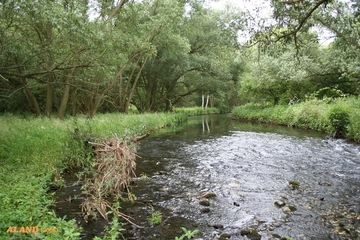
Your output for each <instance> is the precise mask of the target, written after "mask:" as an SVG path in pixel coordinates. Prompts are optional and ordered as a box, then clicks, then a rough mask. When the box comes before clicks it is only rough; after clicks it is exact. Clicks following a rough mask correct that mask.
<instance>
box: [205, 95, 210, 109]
mask: <svg viewBox="0 0 360 240" xmlns="http://www.w3.org/2000/svg"><path fill="white" fill-rule="evenodd" d="M208 104H209V95H207V96H206V104H205V109H207V107H208Z"/></svg>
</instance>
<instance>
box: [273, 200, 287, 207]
mask: <svg viewBox="0 0 360 240" xmlns="http://www.w3.org/2000/svg"><path fill="white" fill-rule="evenodd" d="M274 205H275V206H277V207H279V208H280V207H283V206H285V202H283V201H275V202H274Z"/></svg>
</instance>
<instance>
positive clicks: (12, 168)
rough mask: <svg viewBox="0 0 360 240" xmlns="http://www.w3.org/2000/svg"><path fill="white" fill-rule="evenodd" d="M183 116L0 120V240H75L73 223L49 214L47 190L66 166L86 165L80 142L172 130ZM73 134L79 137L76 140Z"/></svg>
mask: <svg viewBox="0 0 360 240" xmlns="http://www.w3.org/2000/svg"><path fill="white" fill-rule="evenodd" d="M185 118H186V116H185V115H183V114H166V113H158V114H143V115H123V114H99V115H97V116H95V117H94V118H92V119H88V118H87V117H85V116H79V117H76V118H67V119H64V120H58V119H49V118H45V117H39V118H27V119H24V118H21V117H19V116H14V115H2V116H0V136H1V138H0V161H1V165H2V167H1V168H0V206H1V208H0V216H1V217H0V239H10V238H14V239H27V238H33V237H35V235H36V237H44V238H45V239H65V238H68V239H77V238H78V236H79V231H78V230H77V229H76V228H75V226H74V222H73V221H65V220H63V219H59V218H57V217H56V216H55V213H54V212H53V211H51V210H50V205H51V204H52V203H53V199H52V194H51V193H49V186H50V185H51V184H54V181H56V180H57V176H58V175H59V174H60V173H61V171H63V170H64V169H65V168H67V167H69V166H84V165H86V161H89V159H86V157H87V156H86V154H85V153H86V152H85V151H84V140H86V138H89V140H91V138H105V137H107V136H114V134H117V136H119V137H127V136H129V137H133V136H137V135H141V134H143V133H145V132H147V131H149V130H151V129H155V128H159V127H164V126H167V125H174V124H176V123H178V122H180V121H182V120H184V119H185ZM75 129H78V131H79V132H80V134H81V138H80V139H76V132H77V131H75ZM10 226H18V227H21V226H38V227H39V228H51V227H52V228H54V227H55V228H57V230H58V232H57V233H48V234H46V233H41V232H40V231H39V232H38V233H32V234H15V233H6V231H7V229H8V228H9V227H10Z"/></svg>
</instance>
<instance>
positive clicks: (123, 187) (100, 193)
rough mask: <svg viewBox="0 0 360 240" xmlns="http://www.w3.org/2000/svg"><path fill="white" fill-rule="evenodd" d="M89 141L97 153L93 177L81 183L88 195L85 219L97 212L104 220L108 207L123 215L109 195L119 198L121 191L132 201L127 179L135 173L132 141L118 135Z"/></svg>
mask: <svg viewBox="0 0 360 240" xmlns="http://www.w3.org/2000/svg"><path fill="white" fill-rule="evenodd" d="M90 144H91V145H92V146H93V147H94V148H95V150H94V152H95V155H96V157H95V162H94V172H93V174H92V177H90V178H89V179H87V184H86V185H85V186H84V193H85V194H87V195H88V198H87V199H86V201H85V202H84V203H83V205H82V207H83V211H84V212H85V220H87V218H88V217H89V216H93V217H96V212H98V213H100V215H101V216H102V217H103V218H104V219H106V220H107V219H108V217H107V212H108V210H109V209H111V210H112V211H115V212H116V213H117V214H120V215H122V214H121V213H120V212H118V210H116V209H113V208H112V207H111V204H110V202H109V201H108V199H110V198H118V197H119V196H121V195H122V194H123V193H127V196H128V199H129V200H130V201H133V195H132V194H131V192H130V187H129V183H130V181H131V179H132V178H133V177H135V173H134V170H135V167H136V162H135V160H136V154H135V145H134V144H132V145H129V144H127V143H126V142H123V141H121V140H120V139H119V138H118V137H115V138H113V139H108V140H106V141H103V142H102V143H94V142H91V143H90ZM122 216H123V217H125V216H124V215H122Z"/></svg>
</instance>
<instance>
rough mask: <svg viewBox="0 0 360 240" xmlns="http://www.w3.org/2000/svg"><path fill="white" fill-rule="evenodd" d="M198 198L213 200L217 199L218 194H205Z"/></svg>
mask: <svg viewBox="0 0 360 240" xmlns="http://www.w3.org/2000/svg"><path fill="white" fill-rule="evenodd" d="M198 198H207V199H212V198H216V194H215V193H205V194H203V195H201V196H199V197H198Z"/></svg>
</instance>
